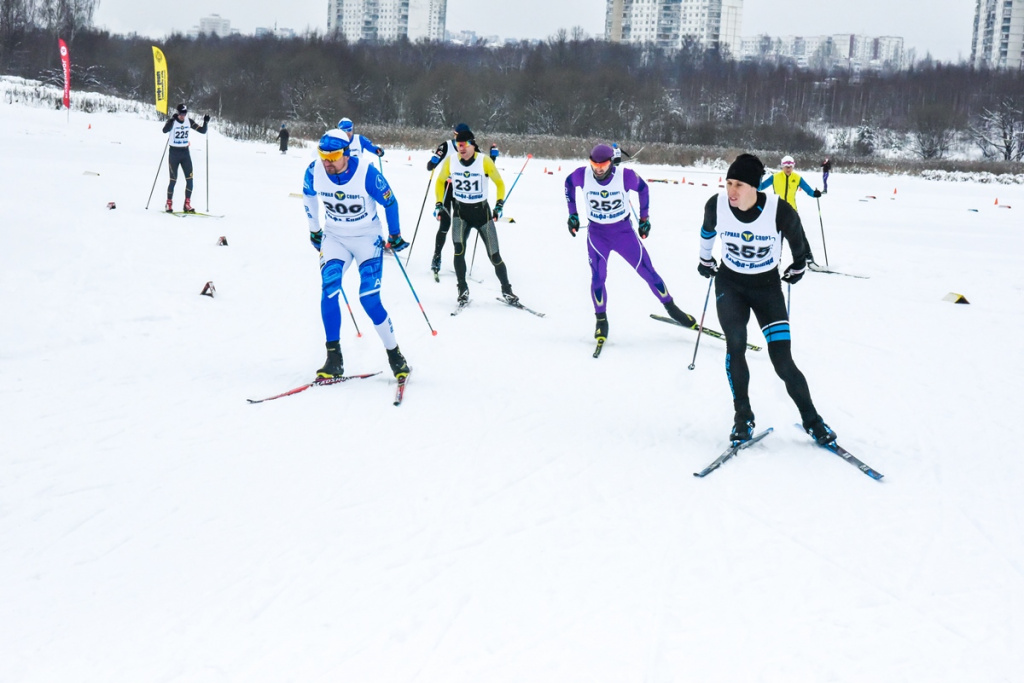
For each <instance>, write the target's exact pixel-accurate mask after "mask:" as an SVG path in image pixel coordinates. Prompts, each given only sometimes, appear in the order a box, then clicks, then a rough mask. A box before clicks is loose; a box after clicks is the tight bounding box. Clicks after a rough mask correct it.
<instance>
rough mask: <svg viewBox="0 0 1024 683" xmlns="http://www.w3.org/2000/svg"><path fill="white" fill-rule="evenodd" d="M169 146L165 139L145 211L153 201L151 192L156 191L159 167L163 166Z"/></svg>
mask: <svg viewBox="0 0 1024 683" xmlns="http://www.w3.org/2000/svg"><path fill="white" fill-rule="evenodd" d="M170 144H171V139H170V138H167V143H166V144H165V145H164V151H162V152H160V163H159V164H157V166H156V175H155V176H153V187H151V188H149V199H147V200H146V210H147V211H148V210H149V203H150V202H151V201H153V190H155V189H156V181H157V179H158V178H160V167H161V166H163V165H164V155H166V154H167V148H168V147H169V146H170Z"/></svg>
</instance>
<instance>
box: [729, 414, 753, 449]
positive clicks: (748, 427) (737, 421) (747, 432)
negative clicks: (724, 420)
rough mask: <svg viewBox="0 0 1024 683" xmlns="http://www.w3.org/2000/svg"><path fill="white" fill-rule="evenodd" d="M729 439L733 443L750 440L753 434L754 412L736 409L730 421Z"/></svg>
mask: <svg viewBox="0 0 1024 683" xmlns="http://www.w3.org/2000/svg"><path fill="white" fill-rule="evenodd" d="M732 423H733V424H732V431H731V432H730V433H729V441H731V442H733V443H734V444H737V443H741V442H743V441H750V439H751V438H752V437H753V436H754V414H753V413H752V412H750V410H749V409H748V410H737V411H736V416H735V417H734V418H733V421H732Z"/></svg>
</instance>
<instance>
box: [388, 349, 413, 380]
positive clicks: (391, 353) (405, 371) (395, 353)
mask: <svg viewBox="0 0 1024 683" xmlns="http://www.w3.org/2000/svg"><path fill="white" fill-rule="evenodd" d="M387 351H388V364H389V365H391V372H393V373H395V379H402V378H403V377H408V376H409V373H410V372H411V371H412V368H410V367H409V364H408V363H406V362H405V356H403V355H402V352H401V351H399V350H398V347H397V346H396V347H395V348H393V349H388V350H387Z"/></svg>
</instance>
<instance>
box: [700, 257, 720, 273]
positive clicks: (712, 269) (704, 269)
mask: <svg viewBox="0 0 1024 683" xmlns="http://www.w3.org/2000/svg"><path fill="white" fill-rule="evenodd" d="M697 272H698V273H700V274H701V275H703V276H704V277H714V276H715V274H716V273H717V272H718V262H717V261H715V259H714V258H711V259H709V260H707V261H705V260H704V259H701V260H700V265H699V266H697Z"/></svg>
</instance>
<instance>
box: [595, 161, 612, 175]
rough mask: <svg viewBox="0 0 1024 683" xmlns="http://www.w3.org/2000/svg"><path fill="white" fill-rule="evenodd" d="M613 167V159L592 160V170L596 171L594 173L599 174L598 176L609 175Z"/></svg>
mask: <svg viewBox="0 0 1024 683" xmlns="http://www.w3.org/2000/svg"><path fill="white" fill-rule="evenodd" d="M611 165H612V160H611V159H609V160H608V161H594V160H593V159H591V160H590V168H592V169H593V170H594V173H597V174H598V175H604V174H605V173H607V172H608V169H609V168H611Z"/></svg>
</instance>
